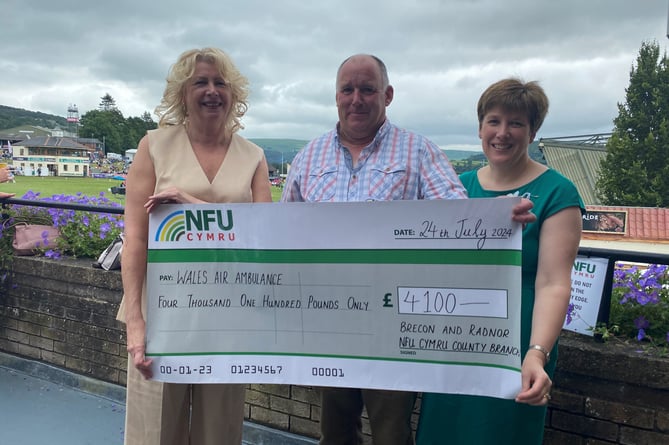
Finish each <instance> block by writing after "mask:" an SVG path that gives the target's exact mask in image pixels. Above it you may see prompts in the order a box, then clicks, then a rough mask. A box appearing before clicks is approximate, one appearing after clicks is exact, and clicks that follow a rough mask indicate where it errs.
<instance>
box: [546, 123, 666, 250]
mask: <svg viewBox="0 0 669 445" xmlns="http://www.w3.org/2000/svg"><path fill="white" fill-rule="evenodd" d="M609 137H611V133H602V134H589V135H581V136H566V137H559V138H541V139H540V140H539V148H540V149H541V151H542V153H543V154H544V157H545V159H546V164H547V165H548V166H549V167H550V168H552V169H555V170H557V171H559V172H560V173H562V174H563V175H564V176H566V177H567V178H569V179H570V180H571V181H572V182H573V183H574V185H576V188H577V189H578V192H579V193H580V195H581V198H583V201H584V203H585V205H586V214H585V215H583V234H582V235H581V247H582V248H588V247H593V248H599V249H612V250H624V251H635V252H653V253H660V254H667V253H669V209H663V208H650V207H627V206H604V205H601V201H600V200H599V198H598V197H597V195H596V193H595V184H596V182H597V176H598V175H599V170H600V162H601V161H602V160H603V159H604V157H605V156H606V143H607V142H608V140H609Z"/></svg>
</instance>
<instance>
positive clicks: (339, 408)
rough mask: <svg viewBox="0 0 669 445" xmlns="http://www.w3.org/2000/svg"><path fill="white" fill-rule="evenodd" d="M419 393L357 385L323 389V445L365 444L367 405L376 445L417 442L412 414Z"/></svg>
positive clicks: (402, 444)
mask: <svg viewBox="0 0 669 445" xmlns="http://www.w3.org/2000/svg"><path fill="white" fill-rule="evenodd" d="M415 401H416V394H415V393H412V392H403V391H382V390H374V389H355V388H322V389H321V424H320V425H321V440H320V442H319V444H320V445H361V444H362V443H363V438H362V420H361V417H360V416H361V415H362V410H363V406H364V407H366V408H367V415H368V417H369V424H370V427H371V429H372V443H374V445H413V444H414V439H413V435H412V432H411V413H412V411H413V406H414V403H415Z"/></svg>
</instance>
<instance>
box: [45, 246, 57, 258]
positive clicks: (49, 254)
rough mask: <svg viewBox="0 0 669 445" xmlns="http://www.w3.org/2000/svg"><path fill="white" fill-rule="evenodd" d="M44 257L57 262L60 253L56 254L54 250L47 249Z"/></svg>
mask: <svg viewBox="0 0 669 445" xmlns="http://www.w3.org/2000/svg"><path fill="white" fill-rule="evenodd" d="M44 256H45V257H47V258H51V259H53V260H58V259H60V252H56V251H55V250H51V249H49V250H47V251H46V252H44Z"/></svg>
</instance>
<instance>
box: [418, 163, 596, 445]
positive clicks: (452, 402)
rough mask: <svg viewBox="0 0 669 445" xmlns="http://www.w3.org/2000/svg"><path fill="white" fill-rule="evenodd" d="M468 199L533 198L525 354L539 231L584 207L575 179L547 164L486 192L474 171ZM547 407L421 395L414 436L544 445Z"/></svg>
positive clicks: (436, 442)
mask: <svg viewBox="0 0 669 445" xmlns="http://www.w3.org/2000/svg"><path fill="white" fill-rule="evenodd" d="M460 179H461V180H462V183H463V184H464V186H465V188H466V189H467V192H468V193H469V197H470V198H493V197H497V196H504V195H513V196H522V197H525V198H528V199H530V200H531V201H532V202H533V203H534V208H533V209H532V212H533V213H534V214H535V215H536V216H537V221H536V222H534V223H532V224H528V225H527V227H526V228H525V229H524V230H523V249H522V261H523V265H522V296H521V299H522V307H521V354H522V357H524V356H525V353H526V352H527V347H528V346H529V341H530V330H531V323H532V310H533V308H534V280H535V277H536V273H537V261H538V254H539V233H540V230H541V226H542V224H543V222H544V221H545V220H546V219H547V218H549V217H550V216H551V215H553V214H555V213H557V212H559V211H560V210H563V209H565V208H567V207H579V208H581V211H583V210H584V209H585V206H584V205H583V201H582V200H581V197H580V196H579V194H578V191H577V190H576V187H575V186H574V184H573V183H572V182H571V181H569V180H568V179H567V178H565V177H564V176H562V175H561V174H560V173H558V172H557V171H555V170H551V169H548V170H546V171H545V172H544V173H542V174H541V175H540V176H538V177H537V178H535V179H534V180H532V181H531V182H529V183H527V184H525V185H523V186H521V187H519V188H518V189H514V190H505V191H488V190H484V189H483V188H482V187H481V184H480V183H479V181H478V177H477V174H476V171H470V172H466V173H463V174H462V175H461V176H460ZM556 360H557V344H556V345H555V347H554V348H553V351H551V359H550V362H549V363H548V364H547V365H546V371H547V372H548V374H549V375H550V376H551V377H552V376H553V373H554V371H555V363H556ZM545 416H546V407H536V406H530V405H526V404H521V403H516V402H515V401H514V400H512V399H498V398H493V397H482V396H468V395H460V394H431V393H425V394H424V395H423V402H422V405H421V415H420V420H419V425H418V432H417V435H416V444H417V445H487V444H490V445H492V444H494V445H504V444H508V445H523V444H527V445H530V444H531V445H540V444H541V443H542V441H543V433H544V418H545Z"/></svg>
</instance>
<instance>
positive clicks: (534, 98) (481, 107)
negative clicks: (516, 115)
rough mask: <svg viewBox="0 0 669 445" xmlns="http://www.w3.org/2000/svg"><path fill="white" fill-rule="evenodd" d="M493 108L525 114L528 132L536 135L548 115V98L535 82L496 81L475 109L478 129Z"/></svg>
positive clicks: (484, 93) (482, 96)
mask: <svg viewBox="0 0 669 445" xmlns="http://www.w3.org/2000/svg"><path fill="white" fill-rule="evenodd" d="M495 107H501V108H502V109H503V110H506V111H516V112H520V113H525V114H526V115H527V119H528V121H529V123H530V131H531V132H532V133H536V132H537V131H539V128H541V124H543V123H544V118H545V117H546V114H547V113H548V97H547V96H546V93H545V92H544V89H543V88H541V87H540V86H539V83H538V82H537V81H531V82H523V81H522V80H520V79H517V78H509V79H503V80H500V81H497V82H495V83H493V84H492V85H490V86H489V87H488V88H487V89H486V90H485V91H484V92H483V94H482V95H481V97H480V98H479V102H478V105H477V107H476V111H477V113H478V117H479V128H480V127H481V124H482V123H483V117H484V116H485V115H486V113H488V112H489V111H490V110H492V109H493V108H495Z"/></svg>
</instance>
